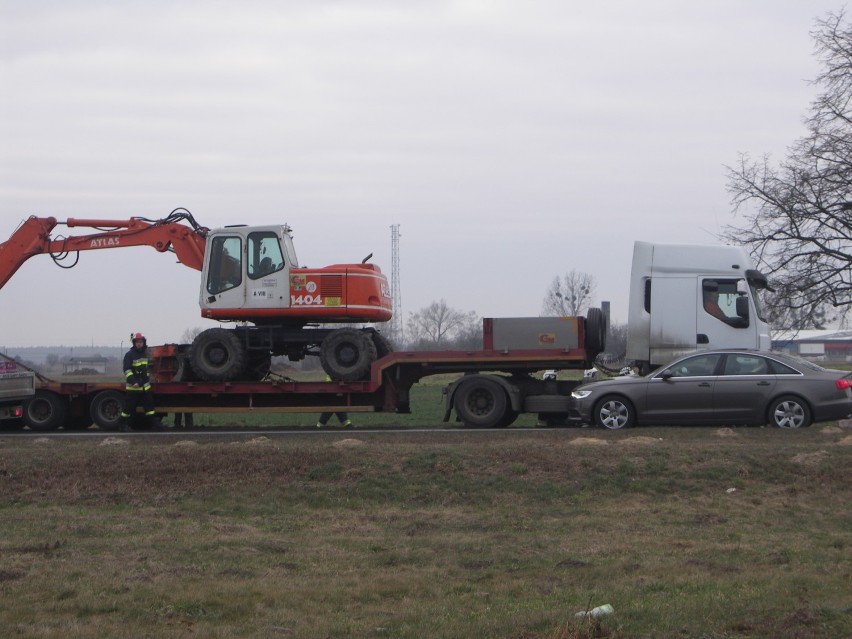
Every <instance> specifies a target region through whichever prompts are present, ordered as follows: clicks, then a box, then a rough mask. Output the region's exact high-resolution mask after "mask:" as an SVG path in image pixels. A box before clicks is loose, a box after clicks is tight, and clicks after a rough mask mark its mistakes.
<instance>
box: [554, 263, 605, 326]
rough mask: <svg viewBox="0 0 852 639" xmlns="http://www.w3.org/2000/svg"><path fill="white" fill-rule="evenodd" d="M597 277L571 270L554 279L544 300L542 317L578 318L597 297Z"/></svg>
mask: <svg viewBox="0 0 852 639" xmlns="http://www.w3.org/2000/svg"><path fill="white" fill-rule="evenodd" d="M596 286H597V283H596V282H595V277H594V276H593V275H590V274H589V273H584V272H583V271H577V270H574V269H572V270H570V271H569V272H568V273H566V274H565V275H563V276H562V277H559V276H558V275H557V276H556V277H555V278H553V282H551V283H550V287H549V288H548V289H547V294H546V295H545V298H544V305H543V307H542V315H545V316H557V317H577V316H579V315H580V314H582V312H583V311H585V310H586V309H588V308H589V306H591V303H592V299H593V298H594V295H595V288H596Z"/></svg>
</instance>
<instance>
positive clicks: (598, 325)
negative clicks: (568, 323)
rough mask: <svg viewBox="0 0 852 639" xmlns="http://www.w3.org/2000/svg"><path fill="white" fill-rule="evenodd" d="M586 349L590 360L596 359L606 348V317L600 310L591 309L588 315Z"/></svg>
mask: <svg viewBox="0 0 852 639" xmlns="http://www.w3.org/2000/svg"><path fill="white" fill-rule="evenodd" d="M585 347H586V351H587V352H588V353H589V359H594V358H595V357H597V355H598V353H602V352H603V351H604V349H605V348H606V315H604V312H603V311H602V310H601V309H599V308H590V309H589V310H588V312H587V313H586V344H585Z"/></svg>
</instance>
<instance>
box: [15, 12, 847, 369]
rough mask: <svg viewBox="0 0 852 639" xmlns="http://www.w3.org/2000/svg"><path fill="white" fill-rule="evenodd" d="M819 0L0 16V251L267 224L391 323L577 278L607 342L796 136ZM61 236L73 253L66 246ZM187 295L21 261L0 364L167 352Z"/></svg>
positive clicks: (194, 292) (499, 302)
mask: <svg viewBox="0 0 852 639" xmlns="http://www.w3.org/2000/svg"><path fill="white" fill-rule="evenodd" d="M842 8H843V5H842V4H838V3H835V2H826V1H823V0H810V1H809V2H802V1H801V0H753V1H743V0H714V1H713V2H701V3H698V2H689V3H686V2H682V1H677V0H645V1H644V2H635V1H634V0H613V1H610V2H595V3H593V2H582V3H581V2H575V1H573V0H524V1H523V2H521V1H520V0H514V1H510V0H467V1H462V0H446V1H426V0H409V1H406V2H399V1H392V0H348V1H342V0H341V1H331V0H329V1H324V0H305V1H287V0H278V1H275V2H273V1H263V0H241V1H240V2H227V1H218V2H214V1H209V2H201V1H195V2H182V1H180V0H170V1H168V2H166V1H163V0H147V1H146V2H130V1H126V0H125V1H121V0H114V1H111V2H106V1H104V2H87V1H80V0H64V1H61V2H60V1H58V0H57V1H39V0H34V1H33V2H20V1H18V0H0V241H2V240H5V239H6V238H7V237H8V236H9V235H10V234H11V233H12V232H13V231H14V230H15V228H16V227H17V226H18V224H19V223H20V222H21V221H23V220H24V219H25V218H27V217H28V216H30V215H37V216H54V217H57V218H59V219H66V218H68V217H87V218H106V219H115V218H128V217H132V216H140V217H147V218H161V217H164V216H165V215H167V214H168V213H169V212H170V211H171V210H172V209H174V208H175V207H178V206H183V207H186V208H188V209H189V210H190V211H191V212H192V213H193V215H194V216H195V217H196V219H197V220H198V221H199V222H200V223H201V224H203V225H204V226H208V227H211V228H214V227H219V226H224V225H227V224H268V223H285V222H286V223H288V224H290V225H291V226H292V227H293V229H294V234H295V241H296V246H297V251H298V254H299V259H300V261H301V262H302V264H304V265H308V266H322V265H326V264H331V263H335V262H340V261H360V260H361V259H362V258H363V257H365V256H366V255H367V254H369V253H373V254H374V258H373V261H374V262H375V263H377V264H379V265H380V266H381V267H382V268H383V270H384V271H385V273H386V274H387V275H388V278H389V279H390V276H391V229H390V227H391V225H393V224H398V225H399V228H400V232H401V240H400V254H399V256H400V278H401V296H402V309H401V311H402V313H403V315H404V317H405V318H407V317H408V316H409V314H410V313H412V312H416V311H418V310H419V309H421V308H423V307H425V306H427V305H428V304H430V303H431V302H432V301H436V300H439V299H442V298H443V299H445V300H446V301H447V303H448V304H449V305H450V306H452V307H454V308H457V309H459V310H462V311H475V312H476V313H477V314H478V315H480V316H483V317H501V316H503V317H505V316H525V315H532V316H535V315H539V314H540V313H541V310H542V302H543V299H544V296H545V292H546V289H547V287H548V285H549V284H550V282H551V281H552V280H553V278H554V277H555V276H556V275H560V274H564V273H566V272H567V271H570V270H571V269H578V270H582V271H587V272H589V273H592V274H593V275H594V276H595V277H596V279H597V300H596V301H597V302H599V301H600V300H602V299H606V300H610V301H611V302H612V307H613V315H614V318H615V319H616V320H620V321H625V320H626V317H627V286H628V277H629V271H630V261H631V254H632V247H633V242H634V240H645V241H657V242H674V243H689V244H714V243H718V238H717V236H718V234H719V232H720V231H721V229H722V228H723V227H724V226H725V225H726V224H729V223H731V222H732V221H735V218H733V216H732V211H731V206H730V203H729V195H728V193H727V192H726V178H725V165H733V164H735V163H736V162H737V159H738V157H739V154H740V153H741V152H747V153H750V154H752V155H753V156H756V157H759V156H761V155H762V154H764V153H770V154H771V155H772V157H773V158H775V159H780V158H781V157H783V154H784V152H785V149H786V148H787V147H788V146H789V145H790V144H791V143H792V142H793V141H794V140H795V139H796V138H797V137H800V136H801V135H802V134H803V133H804V127H803V124H802V120H803V117H804V115H805V114H806V113H807V110H808V107H809V104H810V102H811V100H812V99H813V97H814V95H815V93H814V91H815V89H814V87H813V86H812V85H810V84H809V81H810V80H812V79H813V78H814V76H815V75H816V73H817V72H818V69H819V67H818V64H817V61H816V60H815V58H814V57H813V52H814V50H813V40H812V39H811V37H810V32H811V31H812V30H813V29H814V23H815V20H816V19H817V18H819V17H824V16H825V15H826V13H827V12H829V11H834V12H836V11H838V10H840V9H842ZM58 232H60V233H63V234H71V233H72V232H77V233H79V232H80V231H79V230H68V229H66V228H65V227H60V228H59V229H58ZM198 294H199V274H198V272H196V271H193V270H190V269H187V268H185V267H183V266H181V265H179V264H176V263H175V262H174V258H173V257H172V256H170V255H163V254H160V253H157V252H156V251H154V250H152V249H148V248H138V249H124V250H106V251H90V252H85V253H82V254H81V255H80V262H79V264H78V266H77V267H75V268H74V269H70V270H61V269H59V268H57V267H56V266H55V265H54V264H53V262H52V261H51V259H50V258H49V257H47V256H38V257H35V258H33V259H31V260H29V261H28V262H27V263H26V264H25V265H24V266H23V267H22V268H21V270H20V271H18V273H17V274H16V275H15V276H14V277H13V278H12V280H11V281H10V282H9V283H8V284H7V285H6V286H5V287H4V288H3V289H2V290H0V348H3V347H6V348H7V349H8V350H9V353H10V354H13V351H14V347H15V346H26V345H88V344H92V343H94V344H96V345H100V344H110V345H118V344H120V343H122V342H123V343H124V344H127V336H128V334H129V333H130V332H132V331H137V330H141V331H143V332H145V333H146V334H147V335H148V336H149V342H150V343H164V342H174V341H178V340H180V338H181V336H182V335H183V333H184V331H186V329H189V328H193V327H208V326H212V325H213V324H212V323H210V322H208V321H205V320H202V319H201V318H200V314H199V308H198Z"/></svg>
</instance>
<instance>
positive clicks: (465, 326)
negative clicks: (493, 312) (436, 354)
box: [407, 299, 479, 350]
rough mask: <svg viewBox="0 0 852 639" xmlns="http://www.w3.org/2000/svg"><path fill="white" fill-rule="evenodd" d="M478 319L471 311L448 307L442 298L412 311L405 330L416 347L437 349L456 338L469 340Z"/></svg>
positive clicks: (474, 330) (474, 331)
mask: <svg viewBox="0 0 852 639" xmlns="http://www.w3.org/2000/svg"><path fill="white" fill-rule="evenodd" d="M478 321H479V318H478V317H477V315H476V313H474V312H473V311H470V312H467V313H465V312H464V311H459V310H456V309H454V308H450V307H449V306H447V302H446V301H445V300H443V299H442V300H441V301H439V302H432V303H431V304H430V305H429V306H427V307H425V308H421V309H420V310H419V311H417V312H416V313H412V314H411V315H410V316H409V318H408V327H407V331H408V335H409V337H410V338H411V340H412V341H413V342H414V344H415V345H416V346H417V347H419V348H423V349H427V350H428V349H437V348H442V347H445V346H447V345H448V344H450V343H451V342H453V341H455V340H457V339H463V340H469V339H470V338H471V335H472V334H475V333H476V331H477V329H476V325H477V323H478Z"/></svg>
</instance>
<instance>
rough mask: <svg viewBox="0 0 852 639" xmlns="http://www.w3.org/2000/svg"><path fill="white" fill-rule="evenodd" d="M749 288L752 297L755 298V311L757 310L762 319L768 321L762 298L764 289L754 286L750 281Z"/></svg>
mask: <svg viewBox="0 0 852 639" xmlns="http://www.w3.org/2000/svg"><path fill="white" fill-rule="evenodd" d="M748 288H749V291H751V299H753V300H754V309H755V311H757V316H758V317H759V318H760V319H761V320H762V321H764V322H765V321H766V314H765V313H764V310H763V299H762V293H761V290H762V289H759V288H757V287H756V286H754V285H753V284H751V283H750V282H749V285H748Z"/></svg>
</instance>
